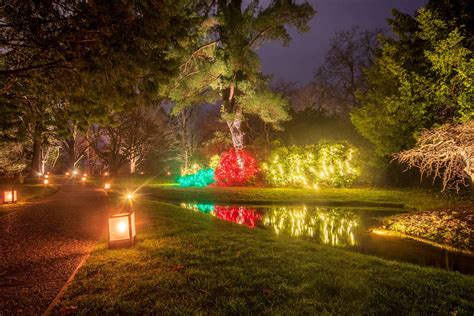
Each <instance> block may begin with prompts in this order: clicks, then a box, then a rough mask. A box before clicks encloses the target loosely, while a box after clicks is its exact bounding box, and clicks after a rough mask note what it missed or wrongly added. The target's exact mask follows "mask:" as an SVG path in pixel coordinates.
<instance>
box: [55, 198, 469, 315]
mask: <svg viewBox="0 0 474 316" xmlns="http://www.w3.org/2000/svg"><path fill="white" fill-rule="evenodd" d="M136 209H137V218H138V243H137V244H136V246H135V247H134V248H131V249H122V250H107V249H105V243H102V244H100V246H99V247H98V249H97V250H96V251H94V253H93V254H92V256H91V257H90V258H89V260H88V261H87V262H86V264H85V266H84V267H83V268H82V269H81V270H80V271H79V273H78V275H77V277H76V279H75V280H74V282H73V283H72V285H71V287H70V288H69V289H68V290H67V293H66V295H65V297H64V298H63V300H62V301H61V303H60V305H59V306H58V307H57V310H56V311H57V312H59V311H60V310H61V309H64V308H66V307H70V306H74V307H75V310H76V311H77V312H80V313H81V314H91V313H92V314H102V313H111V314H117V313H120V314H143V313H145V314H150V313H158V314H161V313H170V314H176V313H186V314H189V313H199V312H202V313H222V314H225V313H250V312H251V313H256V314H260V313H279V314H284V313H290V314H294V313H306V314H314V313H323V312H329V313H335V314H359V313H372V314H373V313H377V314H390V313H394V312H396V313H398V314H408V313H412V314H413V313H415V314H435V313H436V314H438V313H442V314H448V313H456V312H458V313H460V314H462V313H466V314H472V313H473V312H474V277H472V276H465V275H461V274H459V273H452V272H446V271H442V270H436V269H432V268H425V267H418V266H414V265H410V264H403V263H396V262H390V261H386V260H382V259H378V258H375V257H371V256H366V255H362V254H357V253H352V252H348V251H344V250H341V249H337V248H331V247H328V246H320V245H317V244H315V243H311V242H308V241H304V240H301V239H290V238H288V237H284V236H276V235H274V234H272V233H271V232H270V231H267V230H257V229H248V228H246V227H243V226H239V225H236V224H232V223H229V222H225V221H221V220H218V219H216V218H213V217H209V216H206V215H204V214H200V213H197V212H193V211H191V210H187V209H183V208H179V207H176V206H172V205H169V204H165V203H159V202H142V203H141V204H140V205H137V207H136ZM76 308H77V309H76Z"/></svg>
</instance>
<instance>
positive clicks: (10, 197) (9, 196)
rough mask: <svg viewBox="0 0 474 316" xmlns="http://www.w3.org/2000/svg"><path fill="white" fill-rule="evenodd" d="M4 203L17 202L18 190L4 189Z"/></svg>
mask: <svg viewBox="0 0 474 316" xmlns="http://www.w3.org/2000/svg"><path fill="white" fill-rule="evenodd" d="M2 200H3V204H6V203H16V201H17V193H16V190H9V191H3V199H2Z"/></svg>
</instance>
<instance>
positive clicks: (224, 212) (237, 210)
mask: <svg viewBox="0 0 474 316" xmlns="http://www.w3.org/2000/svg"><path fill="white" fill-rule="evenodd" d="M214 215H215V216H217V217H219V218H222V219H224V220H226V221H229V222H234V223H237V224H241V225H245V226H248V227H251V228H253V227H255V225H256V224H257V223H258V222H260V221H261V220H262V215H261V214H260V213H258V212H257V211H256V210H255V209H248V208H246V207H245V206H218V205H216V206H215V208H214Z"/></svg>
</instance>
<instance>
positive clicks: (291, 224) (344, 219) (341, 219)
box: [263, 206, 360, 246]
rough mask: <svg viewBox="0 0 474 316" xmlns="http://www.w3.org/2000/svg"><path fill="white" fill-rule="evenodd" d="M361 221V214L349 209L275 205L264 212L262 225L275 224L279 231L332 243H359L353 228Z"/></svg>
mask: <svg viewBox="0 0 474 316" xmlns="http://www.w3.org/2000/svg"><path fill="white" fill-rule="evenodd" d="M359 222H360V218H359V216H357V215H356V214H354V213H352V212H350V211H346V210H341V209H328V208H319V207H313V208H311V209H310V210H308V209H307V208H306V206H304V207H286V206H283V207H279V206H273V207H269V208H267V210H266V212H265V213H264V215H263V225H264V226H269V227H272V229H273V230H274V231H275V232H276V233H277V234H280V233H286V234H289V235H290V236H295V237H312V238H315V239H318V240H319V242H321V243H323V244H328V245H333V246H346V245H349V246H354V245H356V244H357V242H356V238H355V236H354V228H355V227H357V226H358V225H359Z"/></svg>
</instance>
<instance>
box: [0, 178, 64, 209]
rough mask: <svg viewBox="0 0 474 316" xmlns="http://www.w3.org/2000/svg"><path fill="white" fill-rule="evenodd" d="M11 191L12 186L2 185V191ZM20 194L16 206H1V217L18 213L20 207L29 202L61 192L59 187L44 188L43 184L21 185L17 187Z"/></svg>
mask: <svg viewBox="0 0 474 316" xmlns="http://www.w3.org/2000/svg"><path fill="white" fill-rule="evenodd" d="M3 189H11V186H8V185H6V184H0V190H3ZM15 189H16V190H17V194H18V202H17V203H16V204H3V205H0V216H2V215H5V214H8V213H10V212H13V211H16V210H17V209H18V207H19V206H21V205H22V204H24V203H27V202H29V201H33V200H35V199H38V198H41V197H43V196H48V195H51V194H53V193H55V192H57V191H58V190H59V186H57V185H48V186H44V185H42V184H21V185H15Z"/></svg>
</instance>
